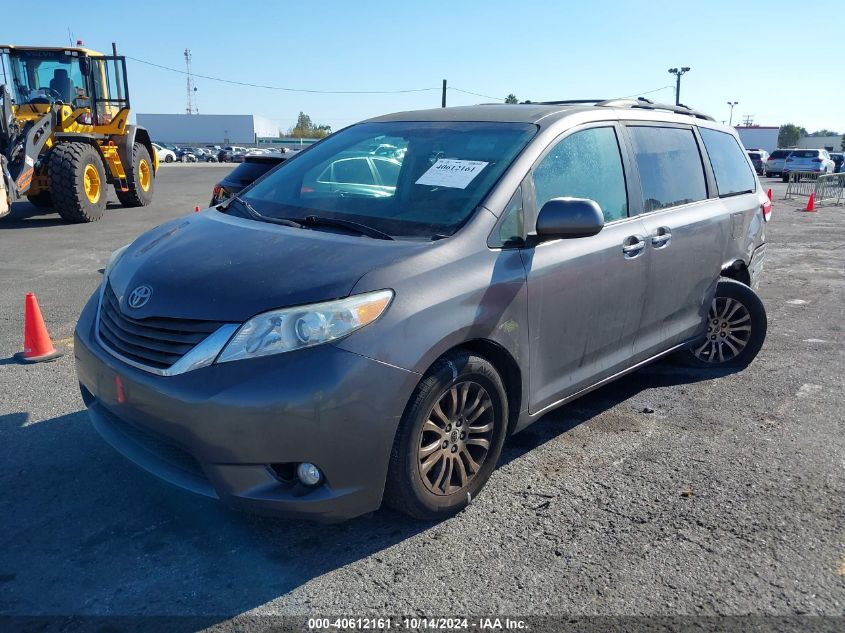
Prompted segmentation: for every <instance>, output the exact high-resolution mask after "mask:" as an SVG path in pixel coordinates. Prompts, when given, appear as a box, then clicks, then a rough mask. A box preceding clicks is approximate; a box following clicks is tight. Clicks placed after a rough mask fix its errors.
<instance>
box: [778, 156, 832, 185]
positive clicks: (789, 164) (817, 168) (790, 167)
mask: <svg viewBox="0 0 845 633" xmlns="http://www.w3.org/2000/svg"><path fill="white" fill-rule="evenodd" d="M833 170H834V162H833V161H832V160H831V159H830V154H828V153H827V150H826V149H795V150H792V153H791V154H790V155H789V156H787V158H786V163H784V166H783V174H782V175H783V182H787V181H788V180H789V173H790V172H793V171H812V172H816V173H819V174H832V173H833Z"/></svg>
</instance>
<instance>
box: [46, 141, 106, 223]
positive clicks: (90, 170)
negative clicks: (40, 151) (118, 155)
mask: <svg viewBox="0 0 845 633" xmlns="http://www.w3.org/2000/svg"><path fill="white" fill-rule="evenodd" d="M49 165H50V166H49V172H48V182H49V187H50V197H51V198H52V200H53V203H54V205H55V209H56V211H57V212H58V214H59V215H60V216H61V217H62V219H64V220H66V221H67V222H74V223H80V222H96V221H97V220H99V219H100V218H101V217H103V211H104V210H105V208H106V202H107V199H108V194H107V189H106V171H105V168H104V167H103V159H102V157H101V156H100V152H98V151H97V149H96V148H95V147H93V146H92V145H89V144H88V143H59V144H58V145H56V146H55V147H54V148H53V149H52V150H51V151H50V160H49Z"/></svg>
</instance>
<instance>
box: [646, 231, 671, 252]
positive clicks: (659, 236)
mask: <svg viewBox="0 0 845 633" xmlns="http://www.w3.org/2000/svg"><path fill="white" fill-rule="evenodd" d="M671 239H672V231H670V230H669V229H668V227H665V226H661V227H660V228H659V229H657V231H656V232H655V234H654V235H652V236H651V245H652V246H654V248H664V247H666V246H669V241H670V240H671Z"/></svg>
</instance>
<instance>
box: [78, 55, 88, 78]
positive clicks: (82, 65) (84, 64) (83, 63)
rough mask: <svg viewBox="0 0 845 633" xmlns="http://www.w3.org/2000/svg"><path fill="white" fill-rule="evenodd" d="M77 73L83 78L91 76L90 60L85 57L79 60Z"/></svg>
mask: <svg viewBox="0 0 845 633" xmlns="http://www.w3.org/2000/svg"><path fill="white" fill-rule="evenodd" d="M79 72H81V73H82V76H83V77H89V76H90V75H91V58H90V57H88V56H87V55H83V56H82V57H80V58H79Z"/></svg>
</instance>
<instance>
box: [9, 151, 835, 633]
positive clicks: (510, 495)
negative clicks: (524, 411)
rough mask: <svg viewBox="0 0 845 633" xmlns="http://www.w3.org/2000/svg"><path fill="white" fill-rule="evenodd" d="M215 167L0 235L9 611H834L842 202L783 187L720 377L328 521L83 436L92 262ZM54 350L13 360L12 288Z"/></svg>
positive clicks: (607, 403)
mask: <svg viewBox="0 0 845 633" xmlns="http://www.w3.org/2000/svg"><path fill="white" fill-rule="evenodd" d="M230 168H231V167H230V166H226V165H187V166H182V165H173V166H170V165H168V166H165V167H164V168H163V169H162V171H161V173H160V175H159V178H158V182H157V188H158V191H157V195H156V200H155V203H154V204H153V205H152V206H151V207H149V208H146V209H122V208H120V207H118V206H117V205H116V204H113V205H111V206H114V208H112V209H110V210H109V211H108V212H107V214H106V216H105V218H104V219H103V220H102V221H100V222H98V223H96V224H92V225H76V226H68V225H64V224H61V223H60V222H59V220H58V218H57V216H54V215H52V214H46V215H43V214H40V212H38V211H36V210H35V209H33V208H32V207H30V206H29V205H28V204H20V205H17V206H18V208H16V210H15V214H14V216H13V217H11V218H6V219H4V220H0V253H2V260H3V264H4V269H5V270H4V280H3V284H2V285H0V324H2V328H0V490H2V494H0V516H2V517H3V524H4V526H3V529H2V531H1V532H0V614H5V615H20V614H39V615H60V614H61V615H68V614H73V615H141V614H195V615H205V616H213V618H218V617H219V618H220V619H221V620H223V619H225V617H227V616H232V615H237V614H244V613H247V612H249V613H250V614H308V615H327V614H343V613H347V614H348V613H354V614H358V615H379V614H381V615H386V614H391V613H392V614H407V615H413V614H422V613H425V614H428V615H449V614H497V613H504V614H522V615H532V614H569V615H592V614H599V615H637V614H645V615H677V614H686V615H690V614H699V615H701V614H709V615H723V614H760V615H790V616H791V615H802V614H817V615H836V616H843V615H845V529H843V525H845V524H844V523H843V507H845V504H843V500H845V434H843V428H845V425H843V412H844V411H845V397H843V381H842V372H843V339H845V335H843V329H842V321H841V319H842V316H843V307H845V249H843V246H844V245H845V223H843V219H845V209H843V208H842V207H839V208H822V209H820V210H819V212H818V213H814V214H811V213H800V212H798V211H797V210H796V207H797V206H798V204H797V203H794V202H792V203H790V202H785V201H782V200H780V198H781V197H782V194H783V191H784V186H783V185H781V184H780V183H779V182H777V181H775V180H773V179H770V180H769V181H768V182H767V183H765V184H764V186H765V187H769V186H771V187H772V188H773V189H774V191H775V211H774V219H773V221H772V222H771V223H770V224H769V227H768V240H769V259H768V261H767V265H766V271H765V277H764V280H763V282H762V286H761V289H760V291H761V294H762V297H763V299H764V301H765V303H766V307H767V310H768V314H769V319H770V325H769V335H768V340H767V341H766V344H765V346H764V347H763V350H762V351H761V353H760V355H759V357H758V358H757V360H756V361H755V362H754V363H753V364H752V366H751V367H749V368H748V369H747V370H745V371H743V372H740V373H735V374H731V375H718V374H713V373H709V372H706V371H698V370H695V371H693V370H681V369H679V368H677V367H675V366H673V365H671V364H668V363H659V364H656V365H653V366H651V367H649V368H647V369H645V370H642V371H640V372H638V373H636V374H634V375H631V376H629V377H627V378H625V379H622V380H620V381H618V382H617V383H615V384H613V385H610V386H609V387H606V388H603V389H601V390H599V391H597V392H594V393H593V394H591V395H589V396H587V397H585V398H583V399H581V400H579V401H576V402H574V403H572V404H571V405H569V406H566V407H564V408H563V409H560V410H558V411H555V412H554V413H551V414H549V415H548V416H546V417H545V418H544V419H543V420H542V421H540V422H538V423H537V424H535V425H533V426H531V427H529V428H528V429H527V430H526V431H524V432H523V433H521V434H519V435H517V436H515V437H513V438H511V439H510V440H509V442H508V443H507V445H506V447H505V452H504V455H503V458H502V460H501V464H500V467H499V469H498V470H497V471H496V472H495V473H494V475H493V477H492V479H491V481H490V482H489V484H488V485H487V487H486V489H485V491H484V493H483V494H482V495H481V496H480V497H479V498H478V499H477V500H476V501H475V502H474V503H473V504H472V506H470V507H469V508H468V509H467V510H466V511H465V512H463V513H462V514H461V515H459V516H458V517H455V518H453V519H451V520H448V521H444V522H442V523H440V524H420V523H416V522H413V521H411V520H409V519H405V518H404V517H402V516H399V515H396V514H394V513H392V512H390V511H387V510H382V511H379V512H377V513H375V514H372V515H370V516H366V517H363V518H360V519H356V520H354V521H350V522H347V523H344V524H340V525H332V526H324V525H313V524H304V523H298V522H293V521H282V520H272V519H266V518H258V517H254V516H249V515H242V514H237V513H234V512H230V511H228V510H226V509H224V508H222V507H220V506H219V505H218V504H216V503H214V502H211V501H209V500H206V499H204V498H200V497H196V496H193V495H191V494H190V493H186V492H183V491H180V490H178V489H174V488H171V487H169V486H168V485H166V484H164V483H161V482H159V481H158V480H156V479H154V478H153V477H151V476H149V475H147V474H146V473H144V472H143V471H141V470H140V469H138V468H136V467H135V466H133V465H132V464H130V463H128V462H127V461H125V460H124V459H123V458H122V457H121V456H119V455H118V454H117V453H116V452H115V451H113V450H112V449H111V448H110V447H108V446H107V445H106V444H105V443H104V442H103V441H102V440H101V439H100V438H99V436H98V435H97V434H96V432H95V431H94V430H93V429H92V428H91V426H90V425H89V423H88V420H87V417H86V414H85V413H84V410H83V405H82V401H81V399H80V397H79V393H78V390H77V384H76V380H75V376H74V370H73V353H72V349H71V348H70V346H71V345H72V342H71V341H72V339H71V336H72V332H73V326H74V323H75V320H76V316H77V315H78V313H79V311H80V309H81V308H82V305H83V303H84V302H85V300H86V299H87V297H88V296H89V294H90V293H92V292H93V291H94V289H95V288H96V286H97V284H98V283H99V281H100V273H99V272H98V271H99V269H102V267H103V266H104V264H105V262H106V259H107V257H108V254H109V253H110V252H111V251H112V250H113V249H115V248H117V247H119V246H121V245H123V244H125V243H126V242H128V241H130V240H131V239H133V238H134V237H135V236H136V235H138V234H139V233H140V232H142V231H143V230H145V229H147V228H149V227H152V226H155V225H157V224H159V223H161V222H163V221H164V220H166V219H169V218H171V217H174V216H177V215H179V214H182V213H185V212H190V211H191V210H192V209H193V207H194V206H195V205H202V206H204V205H205V204H206V203H207V201H208V199H209V197H210V193H211V188H212V186H213V184H214V182H215V181H216V180H218V179H219V178H220V177H221V176H222V175H223V174H224V173H226V170H227V169H230ZM30 290H32V291H35V292H36V293H37V296H38V299H39V301H40V304H41V308H42V310H43V312H44V315H45V318H46V321H47V325H48V327H49V330H50V333H51V335H52V337H53V340H54V341H55V342H56V343H57V347H59V348H60V349H62V350H64V351H65V352H66V355H65V356H64V357H62V358H61V359H59V360H58V361H56V362H53V363H46V364H39V365H32V366H22V365H18V364H16V363H15V362H14V361H13V360H12V359H11V356H12V354H13V353H14V352H16V351H18V350H19V349H20V347H21V329H22V309H23V297H24V293H25V292H27V291H30Z"/></svg>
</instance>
